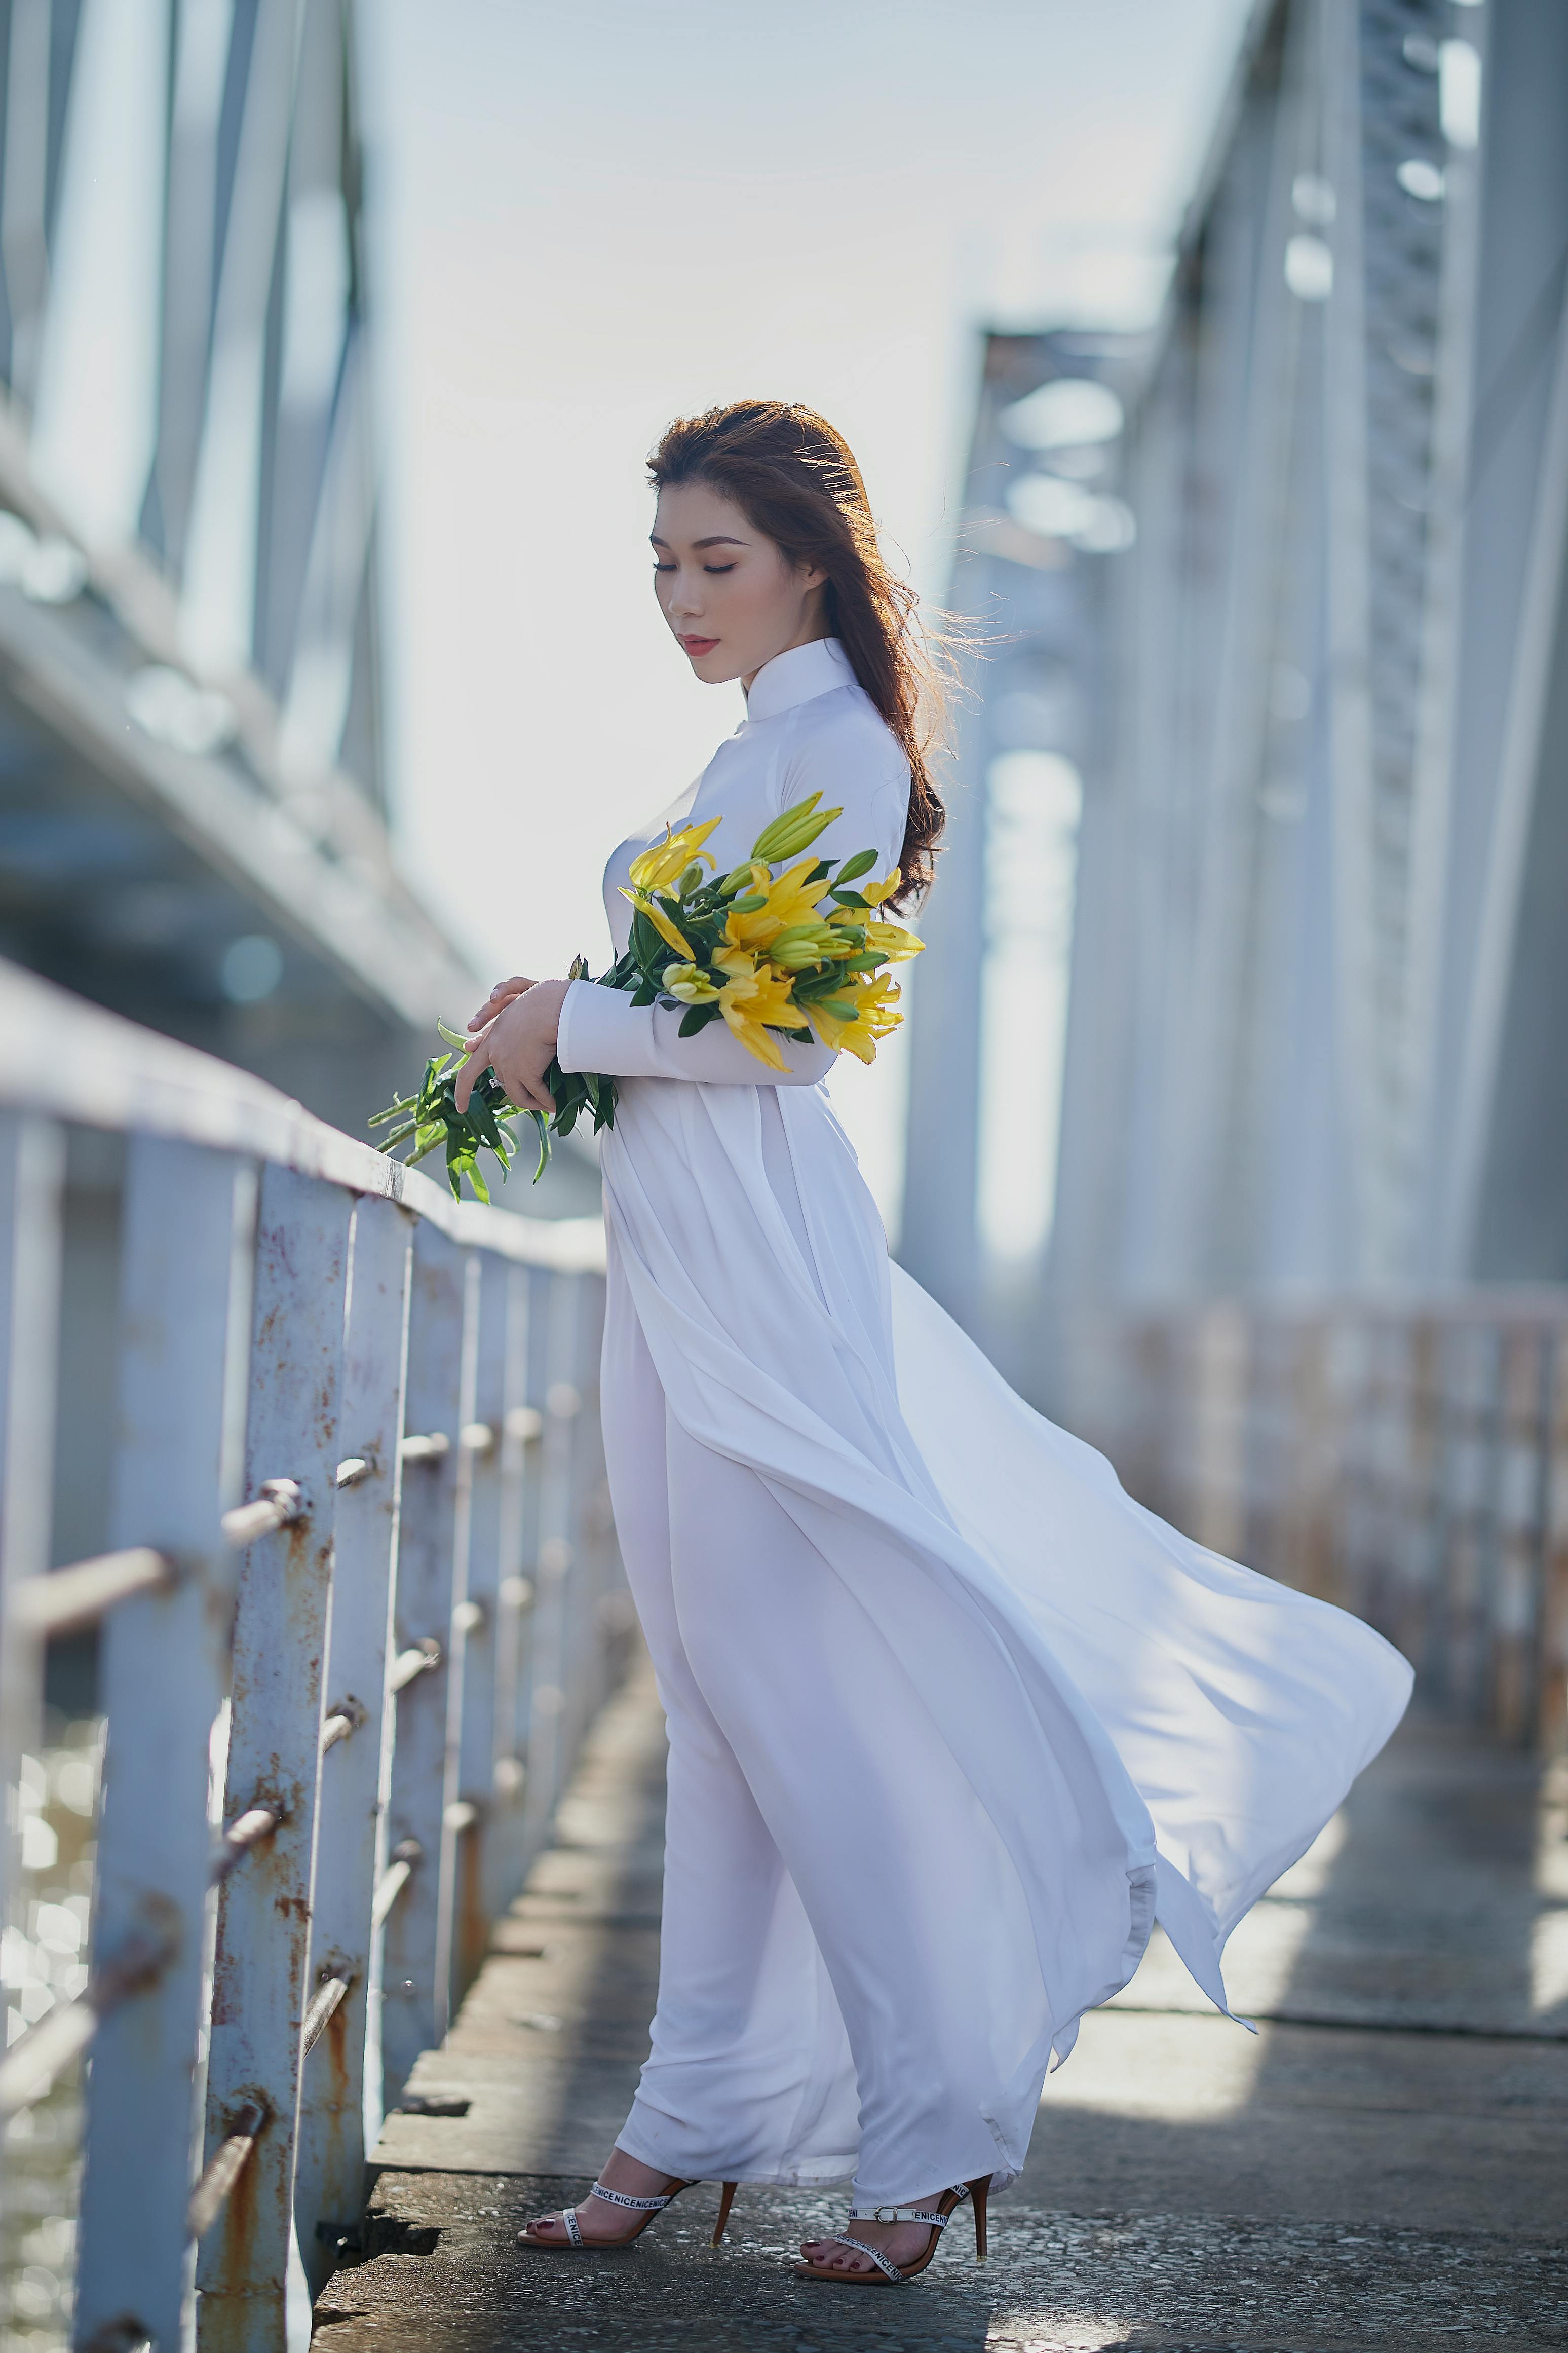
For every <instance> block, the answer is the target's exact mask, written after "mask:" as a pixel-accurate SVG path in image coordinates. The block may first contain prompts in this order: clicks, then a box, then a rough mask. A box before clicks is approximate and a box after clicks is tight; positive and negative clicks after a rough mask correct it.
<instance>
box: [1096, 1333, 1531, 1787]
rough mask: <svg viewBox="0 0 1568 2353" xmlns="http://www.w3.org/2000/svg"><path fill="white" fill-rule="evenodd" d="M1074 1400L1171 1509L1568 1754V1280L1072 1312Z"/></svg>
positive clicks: (1431, 1687) (1134, 1481)
mask: <svg viewBox="0 0 1568 2353" xmlns="http://www.w3.org/2000/svg"><path fill="white" fill-rule="evenodd" d="M1054 1353H1055V1356H1056V1360H1057V1362H1058V1364H1059V1366H1061V1368H1062V1372H1061V1380H1060V1384H1059V1396H1058V1405H1057V1409H1058V1412H1059V1413H1060V1414H1061V1416H1062V1418H1063V1419H1065V1420H1067V1421H1068V1422H1069V1423H1070V1425H1071V1426H1072V1427H1073V1428H1074V1429H1076V1430H1079V1432H1080V1433H1081V1434H1082V1435H1083V1436H1084V1437H1086V1438H1088V1439H1089V1440H1092V1441H1093V1443H1094V1444H1096V1445H1097V1446H1100V1447H1101V1448H1102V1449H1103V1450H1104V1451H1105V1452H1106V1453H1108V1454H1109V1455H1110V1458H1111V1460H1112V1461H1114V1462H1115V1464H1116V1466H1117V1469H1118V1470H1119V1471H1120V1472H1121V1476H1122V1478H1123V1480H1124V1481H1125V1482H1126V1483H1127V1485H1128V1486H1129V1487H1130V1488H1131V1490H1132V1492H1133V1493H1135V1494H1136V1495H1138V1497H1139V1498H1140V1500H1141V1501H1142V1502H1143V1503H1145V1504H1148V1505H1149V1506H1150V1507H1151V1508H1152V1510H1155V1511H1157V1512H1159V1513H1161V1514H1163V1516H1164V1517H1166V1518H1168V1519H1170V1520H1173V1522H1174V1523H1175V1524H1176V1525H1178V1526H1180V1527H1182V1528H1184V1529H1185V1530H1186V1531H1187V1533H1188V1534H1190V1535H1195V1536H1197V1537H1198V1538H1199V1539H1200V1540H1201V1541H1202V1542H1203V1543H1205V1544H1207V1545H1209V1546H1212V1548H1213V1549H1214V1550H1215V1551H1216V1552H1220V1553H1224V1554H1225V1555H1226V1556H1227V1557H1229V1558H1232V1559H1239V1560H1245V1561H1248V1562H1250V1563H1252V1564H1253V1566H1255V1567H1258V1568H1261V1569H1265V1570H1267V1571H1268V1573H1269V1574H1270V1575H1272V1576H1275V1577H1280V1578H1281V1579H1283V1580H1284V1581H1285V1582H1286V1583H1288V1584H1291V1585H1296V1586H1300V1587H1301V1588H1303V1589H1305V1590H1306V1591H1308V1592H1312V1593H1318V1594H1321V1595H1322V1596H1323V1597H1324V1598H1325V1599H1329V1600H1332V1601H1336V1602H1339V1603H1341V1604H1342V1605H1343V1606H1344V1607H1345V1608H1347V1609H1354V1610H1356V1611H1358V1612H1359V1613H1360V1614H1361V1615H1362V1616H1363V1617H1365V1618H1367V1619H1369V1620H1371V1621H1372V1622H1373V1624H1374V1625H1377V1626H1379V1627H1380V1628H1381V1629H1382V1630H1384V1632H1385V1633H1386V1634H1387V1635H1388V1636H1389V1637H1390V1639H1391V1640H1392V1641H1395V1642H1397V1643H1398V1644H1399V1647H1400V1648H1401V1649H1402V1650H1403V1651H1405V1654H1406V1655H1407V1657H1409V1658H1410V1659H1411V1660H1412V1661H1413V1662H1415V1666H1416V1669H1417V1672H1418V1675H1419V1677H1420V1679H1421V1681H1422V1683H1424V1685H1425V1687H1426V1690H1427V1692H1428V1693H1429V1694H1431V1695H1432V1696H1433V1697H1434V1698H1435V1699H1436V1700H1437V1701H1439V1702H1441V1703H1442V1704H1446V1705H1447V1706H1449V1707H1451V1708H1453V1709H1455V1710H1457V1711H1460V1712H1463V1713H1464V1714H1466V1715H1470V1716H1473V1717H1474V1718H1476V1719H1478V1720H1479V1721H1481V1722H1485V1723H1488V1724H1489V1725H1492V1726H1493V1727H1494V1728H1495V1729H1496V1730H1497V1731H1498V1732H1499V1733H1500V1735H1501V1736H1503V1737H1504V1738H1505V1739H1508V1740H1510V1741H1514V1742H1517V1743H1519V1744H1521V1745H1523V1746H1535V1747H1539V1748H1541V1749H1542V1750H1545V1751H1547V1752H1549V1753H1553V1754H1555V1753H1557V1752H1560V1751H1562V1750H1563V1748H1565V1747H1568V1289H1559V1288H1556V1287H1550V1286H1541V1287H1539V1288H1528V1289H1527V1288H1522V1287H1521V1288H1518V1289H1514V1288H1486V1287H1481V1286H1476V1287H1474V1288H1471V1289H1466V1290H1457V1291H1453V1292H1449V1293H1443V1294H1441V1295H1438V1296H1431V1297H1425V1298H1421V1297H1416V1298H1388V1299H1376V1300H1372V1299H1354V1298H1352V1299H1338V1300H1321V1301H1317V1302H1301V1303H1288V1304H1287V1303H1280V1304H1265V1303H1219V1304H1215V1305H1211V1306H1207V1307H1195V1308H1171V1309H1167V1310H1163V1311H1160V1312H1150V1313H1145V1314H1124V1315H1113V1314H1097V1313H1087V1312H1084V1311H1081V1310H1079V1311H1071V1312H1064V1313H1063V1314H1061V1316H1060V1318H1059V1322H1058V1332H1057V1337H1056V1345H1055V1351H1054Z"/></svg>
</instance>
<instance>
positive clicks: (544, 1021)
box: [453, 980, 572, 1112]
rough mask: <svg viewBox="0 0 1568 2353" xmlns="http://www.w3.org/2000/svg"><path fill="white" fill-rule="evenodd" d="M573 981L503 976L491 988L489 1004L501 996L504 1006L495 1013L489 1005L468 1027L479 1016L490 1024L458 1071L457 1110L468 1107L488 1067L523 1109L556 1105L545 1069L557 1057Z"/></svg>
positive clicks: (545, 1109) (548, 1109) (508, 1096)
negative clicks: (564, 1015)
mask: <svg viewBox="0 0 1568 2353" xmlns="http://www.w3.org/2000/svg"><path fill="white" fill-rule="evenodd" d="M571 986H572V984H571V982H570V981H568V980H533V981H529V980H518V981H503V982H502V983H501V984H500V987H499V988H498V989H496V990H495V991H494V992H493V993H492V995H491V998H490V1005H492V1006H493V1005H494V1004H495V1002H496V999H497V998H498V997H500V998H501V999H502V1002H501V1006H500V1011H499V1012H498V1013H494V1014H492V1013H491V1012H490V1008H489V1006H487V1007H486V1008H483V1010H482V1011H481V1012H479V1014H477V1015H476V1016H475V1018H474V1020H473V1021H470V1023H469V1024H468V1027H469V1029H473V1028H474V1027H475V1026H476V1024H477V1023H478V1022H480V1021H484V1022H486V1024H487V1026H486V1028H485V1029H483V1031H482V1032H481V1034H480V1035H479V1037H478V1038H477V1039H475V1041H474V1047H473V1051H472V1052H471V1053H470V1054H469V1056H468V1060H467V1061H466V1062H465V1063H464V1064H463V1067H462V1069H461V1070H460V1071H458V1076H457V1080H456V1082H455V1086H454V1089H453V1092H454V1093H455V1095H456V1097H457V1103H458V1110H459V1111H467V1110H468V1097H469V1096H470V1095H471V1094H472V1093H473V1091H474V1082H475V1081H476V1080H477V1079H478V1078H479V1073H480V1071H483V1070H486V1069H489V1070H492V1071H494V1072H495V1074H496V1077H497V1079H498V1080H499V1081H500V1088H501V1092H502V1093H503V1094H504V1095H505V1097H506V1099H507V1101H508V1103H516V1104H517V1106H518V1108H519V1110H520V1111H542V1112H552V1111H553V1110H554V1108H555V1100H554V1097H553V1096H552V1094H551V1092H550V1090H549V1088H548V1087H547V1086H546V1085H545V1083H544V1073H545V1071H547V1070H548V1069H549V1068H550V1065H551V1063H552V1061H553V1060H554V1058H555V1043H556V1037H557V1034H558V1032H559V1030H560V1027H561V1008H562V1005H563V1002H564V1000H565V996H566V991H567V990H568V989H569V988H570V987H571Z"/></svg>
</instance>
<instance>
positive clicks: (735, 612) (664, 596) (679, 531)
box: [652, 482, 827, 687]
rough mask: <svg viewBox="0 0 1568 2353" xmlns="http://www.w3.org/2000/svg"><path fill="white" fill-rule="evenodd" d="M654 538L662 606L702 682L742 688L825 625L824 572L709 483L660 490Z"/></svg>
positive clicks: (655, 580) (823, 630)
mask: <svg viewBox="0 0 1568 2353" xmlns="http://www.w3.org/2000/svg"><path fill="white" fill-rule="evenodd" d="M652 539H653V557H654V578H653V585H654V588H655V591H656V593H657V595H658V602H659V609H660V611H661V612H662V613H663V615H664V617H665V619H666V620H667V621H668V623H669V626H670V628H671V630H672V631H673V633H674V634H675V636H676V637H677V638H679V641H680V644H681V646H682V648H683V649H684V651H685V653H686V657H687V659H688V660H689V662H690V664H691V667H692V669H693V670H695V671H696V673H697V675H698V677H699V678H700V679H701V680H702V681H703V682H704V684H705V685H708V686H721V685H723V684H724V682H725V681H727V680H729V679H732V678H738V679H741V680H743V681H744V682H745V684H746V685H747V686H748V687H749V686H750V685H751V683H752V679H753V678H754V677H755V676H756V674H757V672H758V670H761V669H762V667H763V663H764V662H769V661H772V659H773V656H774V655H775V654H782V653H787V652H788V650H789V649H790V647H791V646H803V645H805V644H806V643H808V642H809V640H810V639H811V638H821V637H826V634H827V632H826V623H825V621H824V618H823V610H822V607H823V594H824V590H825V588H826V574H825V573H823V572H820V571H818V570H817V568H816V565H803V566H802V567H800V568H799V569H798V570H797V569H796V567H795V565H792V564H791V563H790V562H789V560H788V558H787V557H786V556H785V554H784V551H783V549H782V548H781V547H780V546H779V544H778V543H777V541H776V540H772V539H768V538H766V537H765V536H764V535H763V533H762V532H760V531H758V529H757V528H756V526H755V524H754V523H752V522H748V521H747V519H746V517H745V516H744V515H743V514H742V512H741V510H740V508H739V507H738V506H736V505H735V503H734V501H732V500H731V499H727V498H725V497H724V496H723V495H722V493H721V492H720V491H715V490H713V489H711V488H710V486H709V484H708V483H706V482H682V483H680V484H679V486H678V487H676V488H673V489H665V490H662V491H660V492H659V494H658V509H657V511H656V512H655V514H654V519H653V533H652Z"/></svg>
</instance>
